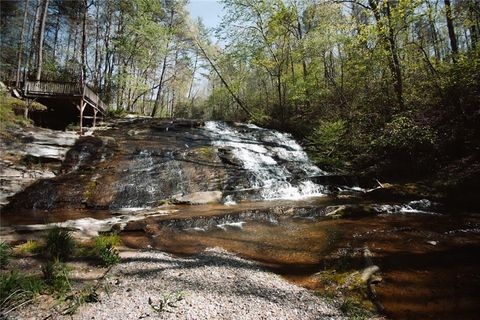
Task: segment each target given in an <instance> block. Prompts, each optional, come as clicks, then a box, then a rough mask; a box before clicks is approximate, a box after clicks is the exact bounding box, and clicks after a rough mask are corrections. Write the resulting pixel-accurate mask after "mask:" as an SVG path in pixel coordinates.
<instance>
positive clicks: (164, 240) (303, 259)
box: [123, 214, 480, 319]
mask: <svg viewBox="0 0 480 320" xmlns="http://www.w3.org/2000/svg"><path fill="white" fill-rule="evenodd" d="M242 222H243V223H241V224H236V225H230V226H227V225H226V224H224V225H223V226H216V227H212V228H197V229H195V228H191V229H187V230H183V229H178V228H176V227H174V226H169V227H160V228H158V225H156V224H155V220H151V221H150V223H152V224H153V225H156V226H157V228H155V227H153V226H152V225H150V227H151V228H149V227H146V229H148V230H152V232H153V233H152V234H149V233H148V232H146V233H145V232H138V231H136V232H135V231H132V232H125V233H124V235H123V239H124V241H125V243H126V244H127V245H129V246H133V247H145V246H147V245H151V246H153V247H155V248H158V249H161V250H165V251H168V252H171V253H174V254H177V255H191V254H194V253H197V252H200V251H201V250H203V249H205V248H207V247H215V246H219V247H222V248H224V249H227V250H229V251H232V252H236V253H237V254H239V255H241V256H242V257H245V258H249V259H253V260H257V261H260V262H262V263H264V264H265V266H266V267H268V268H270V269H271V270H272V271H274V272H277V273H280V274H282V275H284V276H285V277H286V278H287V279H288V280H290V281H293V282H295V283H297V284H299V285H302V286H305V287H307V288H309V289H314V290H321V289H322V287H323V285H324V284H323V283H322V281H321V279H320V278H319V277H317V276H316V273H317V272H319V271H322V270H324V269H325V268H329V267H331V266H333V265H337V264H338V259H339V257H338V255H337V253H338V252H340V251H343V252H362V249H363V248H365V247H368V248H369V250H370V251H371V252H372V253H373V254H374V257H373V261H374V263H375V264H376V265H378V266H380V268H381V272H382V277H383V281H382V282H381V283H380V284H378V285H376V291H377V294H378V297H379V299H380V302H381V303H382V304H383V306H384V307H385V312H386V313H387V315H388V316H390V317H392V318H396V319H452V318H457V319H459V318H461V319H473V318H475V316H476V306H478V303H479V302H480V301H479V298H478V294H477V293H478V290H479V289H480V278H479V276H478V274H479V273H478V271H479V270H480V257H479V256H478V254H475V253H476V252H477V253H478V252H480V251H479V249H480V232H479V231H478V230H480V229H479V226H480V217H479V216H457V217H451V216H446V215H445V216H440V215H433V216H432V215H427V214H410V215H405V214H403V215H382V216H376V217H364V218H361V219H354V220H349V219H338V220H330V219H328V220H326V219H312V218H286V219H280V220H278V221H276V222H268V221H263V220H262V221H255V220H247V221H242ZM466 226H469V228H466ZM457 230H464V231H465V230H467V231H465V232H456V231H457ZM468 230H469V231H468ZM344 267H345V266H344ZM364 267H365V261H364V257H363V256H362V255H361V254H360V255H352V256H350V257H349V264H348V266H347V271H348V270H350V272H354V271H356V270H360V269H362V268H364ZM453 315H454V316H453Z"/></svg>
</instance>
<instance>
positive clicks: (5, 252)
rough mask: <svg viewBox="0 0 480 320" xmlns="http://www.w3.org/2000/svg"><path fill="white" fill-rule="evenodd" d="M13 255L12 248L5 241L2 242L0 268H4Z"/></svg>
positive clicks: (0, 246)
mask: <svg viewBox="0 0 480 320" xmlns="http://www.w3.org/2000/svg"><path fill="white" fill-rule="evenodd" d="M11 257H12V248H11V247H10V245H9V244H8V243H6V242H4V241H2V242H0V268H4V267H5V266H6V265H7V264H8V262H9V261H10V258H11Z"/></svg>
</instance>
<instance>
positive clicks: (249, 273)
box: [16, 248, 344, 319]
mask: <svg viewBox="0 0 480 320" xmlns="http://www.w3.org/2000/svg"><path fill="white" fill-rule="evenodd" d="M122 258H123V259H122V263H121V264H119V265H117V266H115V267H114V268H113V269H112V270H111V271H110V276H109V277H107V280H104V281H105V282H106V283H108V286H107V287H108V290H107V291H108V294H107V293H106V292H102V293H101V294H100V301H99V302H97V303H89V304H84V305H82V306H81V307H80V308H79V309H78V310H77V312H76V313H75V314H74V315H73V319H342V318H344V317H343V316H342V315H341V313H340V312H339V311H338V310H337V309H336V308H335V307H333V306H332V305H329V304H328V303H327V302H325V301H324V300H322V299H321V298H320V297H317V296H315V295H314V294H313V293H311V292H309V291H308V290H306V289H304V288H301V287H298V286H295V285H292V284H290V283H288V282H286V281H285V280H283V279H282V278H281V277H280V276H278V275H275V274H272V273H269V272H266V271H264V270H262V269H261V268H260V267H259V265H258V264H256V263H255V262H250V261H246V260H244V259H241V258H239V257H236V256H235V255H233V254H231V253H228V252H226V251H224V250H222V249H218V248H215V249H208V250H206V251H205V252H203V253H202V254H200V255H197V256H195V257H192V258H176V257H172V256H170V255H168V254H165V253H162V252H157V251H143V252H139V251H128V252H122ZM180 297H181V299H179V298H180ZM149 300H150V301H151V304H152V305H154V306H156V307H159V305H160V304H161V302H162V301H163V302H167V301H170V302H173V305H174V306H168V305H167V306H166V307H164V308H163V310H162V311H155V310H154V308H152V306H151V305H150V303H149ZM34 309H35V310H34ZM41 309H42V308H40V307H38V306H35V305H30V306H29V307H27V308H25V309H23V310H22V311H19V313H17V314H16V317H17V318H18V319H26V318H31V319H39V318H42V319H43V318H44V317H45V315H48V313H45V315H44V314H43V313H44V312H43V311H42V310H41ZM45 311H47V310H45ZM32 314H34V315H35V316H34V317H31V315H32ZM50 318H51V319H60V318H61V317H59V316H56V315H53V316H52V317H50ZM68 318H70V317H68Z"/></svg>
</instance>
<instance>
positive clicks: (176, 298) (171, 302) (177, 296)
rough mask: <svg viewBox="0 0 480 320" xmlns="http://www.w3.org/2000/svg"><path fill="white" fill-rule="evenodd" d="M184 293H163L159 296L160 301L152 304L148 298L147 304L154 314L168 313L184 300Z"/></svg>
mask: <svg viewBox="0 0 480 320" xmlns="http://www.w3.org/2000/svg"><path fill="white" fill-rule="evenodd" d="M184 296H185V295H184V293H183V292H174V293H169V292H164V293H163V294H162V295H161V296H160V299H159V300H158V303H154V302H153V300H152V299H151V298H148V304H149V305H150V307H152V309H153V310H155V311H156V312H158V313H160V312H163V311H167V312H170V311H171V310H170V309H171V308H176V307H177V303H178V302H180V301H182V300H183V299H184Z"/></svg>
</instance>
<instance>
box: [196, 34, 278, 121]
mask: <svg viewBox="0 0 480 320" xmlns="http://www.w3.org/2000/svg"><path fill="white" fill-rule="evenodd" d="M195 42H196V44H197V46H198V48H199V49H200V51H201V52H202V54H203V56H204V57H205V59H207V61H208V63H209V64H210V66H212V68H213V70H214V71H215V73H216V74H217V75H218V77H219V78H220V81H222V83H223V85H224V86H225V88H226V89H227V91H228V93H230V95H231V96H232V97H233V99H234V100H235V102H236V103H238V105H239V106H240V108H242V109H243V111H245V113H246V114H248V115H249V116H252V113H251V112H250V110H248V109H247V107H245V105H244V104H243V102H242V101H241V100H240V98H238V97H237V95H236V94H235V93H233V91H232V89H231V88H230V86H229V85H228V83H227V81H225V79H224V78H223V77H222V75H221V73H220V71H218V69H217V67H216V66H215V64H214V63H213V61H212V60H211V59H210V57H209V56H208V54H207V53H206V52H205V50H204V49H203V47H202V46H201V45H200V42H199V41H195ZM280 90H281V89H280ZM280 96H281V95H280ZM280 99H281V98H280Z"/></svg>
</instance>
